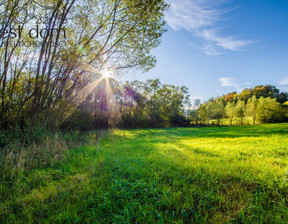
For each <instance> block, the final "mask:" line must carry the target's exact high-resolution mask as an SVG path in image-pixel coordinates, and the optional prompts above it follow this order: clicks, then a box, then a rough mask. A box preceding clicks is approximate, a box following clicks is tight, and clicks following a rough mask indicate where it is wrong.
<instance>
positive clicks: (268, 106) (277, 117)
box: [257, 97, 285, 123]
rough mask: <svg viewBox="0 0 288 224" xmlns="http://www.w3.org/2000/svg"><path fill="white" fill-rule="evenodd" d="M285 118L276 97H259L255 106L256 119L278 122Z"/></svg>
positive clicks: (265, 121) (263, 121) (264, 121)
mask: <svg viewBox="0 0 288 224" xmlns="http://www.w3.org/2000/svg"><path fill="white" fill-rule="evenodd" d="M284 118H285V114H284V111H283V110H282V108H281V105H280V103H279V102H277V101H276V99H275V98H274V99H271V98H270V97H268V98H264V97H260V98H259V101H258V106H257V119H258V120H259V122H262V123H273V122H280V121H282V120H283V119H284Z"/></svg>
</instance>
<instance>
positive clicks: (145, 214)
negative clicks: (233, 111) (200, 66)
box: [0, 124, 288, 224]
mask: <svg viewBox="0 0 288 224" xmlns="http://www.w3.org/2000/svg"><path fill="white" fill-rule="evenodd" d="M287 130H288V125H287V124H270V125H257V126H240V127H237V126H234V127H204V128H203V127H202V128H169V129H145V130H125V131H123V130H122V131H121V130H115V131H113V132H110V133H108V134H107V135H105V136H103V137H102V138H101V139H100V141H99V144H98V145H90V146H85V147H80V148H77V149H75V148H74V149H73V150H69V151H68V152H67V153H68V154H65V157H64V158H63V159H62V160H59V162H58V163H57V164H56V163H55V164H54V165H48V166H46V167H45V166H42V167H41V168H32V167H30V168H27V169H26V168H24V169H23V170H22V171H21V172H19V173H14V176H13V177H11V178H3V172H1V177H0V178H1V179H0V181H1V185H0V186H1V187H0V200H1V205H0V217H1V222H2V223H51V222H53V223H145V224H146V223H191V222H192V223H287V221H286V220H288V213H287V206H288V204H287V201H288V200H287V195H288V192H287V187H288V186H287V174H286V173H287V170H286V167H287V165H288V163H287V159H286V158H287V150H286V149H287V147H288V145H287V141H286V139H287ZM69 138H74V137H73V136H70V137H69ZM1 164H3V163H1Z"/></svg>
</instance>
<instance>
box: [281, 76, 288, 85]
mask: <svg viewBox="0 0 288 224" xmlns="http://www.w3.org/2000/svg"><path fill="white" fill-rule="evenodd" d="M279 85H281V86H287V85H288V77H285V78H284V79H282V80H280V81H279Z"/></svg>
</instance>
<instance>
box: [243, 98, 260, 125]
mask: <svg viewBox="0 0 288 224" xmlns="http://www.w3.org/2000/svg"><path fill="white" fill-rule="evenodd" d="M257 104H258V99H257V98H256V96H253V97H252V98H250V99H249V100H248V102H247V105H246V111H245V116H247V117H251V118H252V119H253V124H255V123H256V118H257Z"/></svg>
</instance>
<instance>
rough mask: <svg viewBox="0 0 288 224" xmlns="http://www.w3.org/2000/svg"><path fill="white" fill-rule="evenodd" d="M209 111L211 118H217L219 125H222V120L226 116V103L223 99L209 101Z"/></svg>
mask: <svg viewBox="0 0 288 224" xmlns="http://www.w3.org/2000/svg"><path fill="white" fill-rule="evenodd" d="M207 111H208V114H209V115H208V116H209V118H212V119H216V120H217V125H218V126H219V125H220V120H221V119H222V118H223V116H224V105H223V102H222V101H221V100H217V101H215V102H213V101H209V102H208V104H207Z"/></svg>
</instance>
